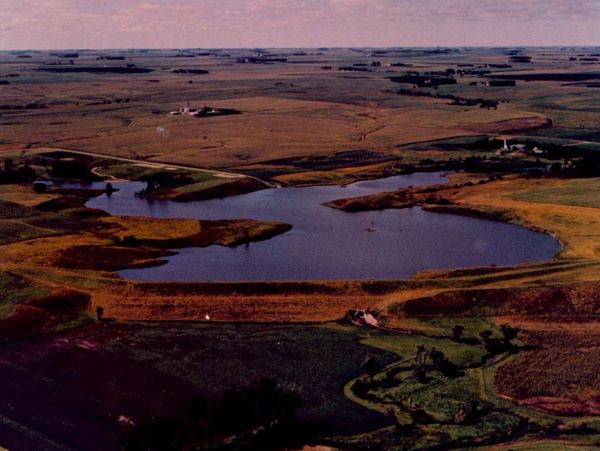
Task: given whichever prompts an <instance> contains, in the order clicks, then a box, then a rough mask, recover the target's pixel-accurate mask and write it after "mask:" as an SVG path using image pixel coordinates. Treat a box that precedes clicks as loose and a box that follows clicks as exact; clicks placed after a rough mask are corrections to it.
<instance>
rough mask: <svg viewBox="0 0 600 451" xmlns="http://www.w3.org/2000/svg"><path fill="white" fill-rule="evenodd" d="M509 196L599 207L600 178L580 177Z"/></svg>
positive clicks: (535, 200)
mask: <svg viewBox="0 0 600 451" xmlns="http://www.w3.org/2000/svg"><path fill="white" fill-rule="evenodd" d="M511 198H512V199H515V200H522V201H527V202H539V203H544V204H560V205H573V206H576V207H590V208H600V178H592V179H580V180H575V181H572V182H567V183H565V184H563V185H561V186H557V187H552V188H541V189H533V190H529V191H524V192H521V193H517V194H514V195H513V196H511Z"/></svg>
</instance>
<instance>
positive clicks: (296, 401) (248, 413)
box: [124, 378, 326, 451]
mask: <svg viewBox="0 0 600 451" xmlns="http://www.w3.org/2000/svg"><path fill="white" fill-rule="evenodd" d="M301 404H302V403H301V399H300V397H299V396H298V395H297V394H296V393H294V392H292V391H290V390H287V389H285V388H283V387H281V385H280V384H279V383H278V381H277V380H275V379H269V378H263V379H260V381H258V383H257V384H255V386H253V387H249V388H245V389H242V390H230V391H227V392H225V393H224V394H223V395H222V396H221V397H220V399H217V400H208V399H204V398H194V399H192V400H190V401H189V402H187V403H185V404H184V405H182V406H181V407H180V408H179V409H177V412H176V413H175V414H174V415H172V416H159V417H152V418H147V419H145V420H142V421H141V422H140V423H139V424H137V425H134V426H132V427H131V428H130V429H129V430H128V431H127V432H126V434H125V437H124V447H125V449H126V450H130V451H138V450H140V451H141V450H164V451H169V450H181V449H196V450H210V449H224V450H228V449H231V450H237V449H250V450H263V449H273V450H276V449H298V448H302V446H304V445H306V444H307V442H308V441H309V440H310V438H311V437H314V435H315V434H321V433H325V432H326V430H325V429H323V428H322V427H319V426H317V425H314V424H308V423H303V422H300V421H298V420H296V417H295V416H296V412H297V410H298V409H299V408H300V406H301Z"/></svg>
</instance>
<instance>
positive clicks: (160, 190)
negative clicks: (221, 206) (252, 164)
mask: <svg viewBox="0 0 600 451" xmlns="http://www.w3.org/2000/svg"><path fill="white" fill-rule="evenodd" d="M101 172H102V174H104V175H108V176H111V177H115V178H118V179H127V180H134V181H140V180H142V181H148V180H155V181H157V182H158V183H157V184H158V186H157V187H156V189H154V190H153V191H151V192H147V193H145V194H144V195H145V196H147V197H153V198H157V199H167V200H174V201H181V202H185V201H191V200H205V199H214V198H220V197H227V196H233V195H236V194H244V193H249V192H252V191H258V190H261V189H265V188H267V185H266V184H265V183H262V182H260V181H258V180H256V179H252V178H249V177H244V176H242V175H240V176H239V177H237V176H235V175H233V174H225V173H224V174H222V175H219V174H215V173H211V172H208V171H206V172H205V171H200V170H198V171H191V170H186V169H181V168H178V167H171V166H169V165H165V164H158V163H139V164H129V163H128V164H117V165H109V166H106V167H103V168H102V169H101ZM161 180H162V181H164V182H165V183H161Z"/></svg>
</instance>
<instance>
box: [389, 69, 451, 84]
mask: <svg viewBox="0 0 600 451" xmlns="http://www.w3.org/2000/svg"><path fill="white" fill-rule="evenodd" d="M390 80H391V81H392V82H394V83H408V84H411V85H415V86H418V87H419V88H427V87H432V88H435V87H437V86H440V85H455V84H456V79H455V78H454V77H451V76H445V75H434V74H423V75H421V74H419V72H407V73H406V74H405V75H400V76H397V77H390Z"/></svg>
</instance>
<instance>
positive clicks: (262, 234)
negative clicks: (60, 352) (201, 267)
mask: <svg viewBox="0 0 600 451" xmlns="http://www.w3.org/2000/svg"><path fill="white" fill-rule="evenodd" d="M59 191H60V190H56V192H54V194H40V195H38V196H39V198H38V204H37V205H35V203H34V200H33V198H34V197H32V195H31V192H27V191H25V190H22V189H20V188H14V187H12V188H11V187H8V189H7V190H6V192H7V198H10V199H12V201H7V200H3V194H0V207H1V208H0V230H1V231H2V233H0V239H1V242H0V245H2V258H1V259H0V273H1V274H2V275H4V277H5V280H4V279H3V280H4V281H3V282H2V295H3V299H2V304H1V305H2V315H1V316H0V329H1V330H3V331H4V332H6V333H5V334H4V335H3V337H2V338H5V339H13V338H16V337H18V336H23V335H31V334H34V333H37V332H40V331H46V330H50V329H53V328H56V327H63V326H64V325H65V324H67V323H72V322H73V321H74V320H75V319H76V318H77V317H81V319H83V316H81V315H84V313H85V312H89V311H91V310H92V309H93V308H94V307H95V306H97V305H99V302H98V299H101V300H103V301H104V300H106V299H107V298H108V299H112V300H113V302H114V301H115V300H117V299H121V300H123V296H120V295H119V296H115V292H116V291H115V290H116V289H117V287H118V285H119V283H118V279H116V278H115V276H114V275H113V274H111V273H108V272H106V271H113V270H117V269H125V268H130V267H139V266H144V265H155V264H160V263H161V262H162V261H161V260H160V258H161V257H163V256H165V255H169V254H170V253H171V251H169V249H171V248H178V247H186V246H209V245H213V244H220V245H224V246H235V245H238V244H241V243H247V242H250V241H256V240H262V239H268V238H270V237H272V236H274V235H277V234H280V233H283V232H286V231H288V230H289V229H290V227H291V226H289V225H288V224H283V223H279V222H260V221H254V220H244V219H241V220H223V221H198V220H185V219H149V218H134V217H113V216H109V215H107V214H106V213H105V212H101V211H97V210H90V209H87V208H82V207H79V206H78V205H79V204H80V203H81V202H82V201H84V200H85V199H86V198H87V197H88V196H89V195H90V190H80V191H81V192H78V191H79V190H68V191H69V192H68V196H61V195H60V194H59ZM60 192H62V191H60ZM21 194H22V199H23V204H19V203H15V202H13V201H14V200H19V199H20V198H19V195H21ZM63 194H65V193H63ZM65 199H66V200H65ZM73 205H75V207H73ZM69 277H70V279H69ZM26 286H27V287H31V289H28V290H24V287H26ZM31 290H33V291H34V292H31ZM65 290H66V291H65ZM124 293H127V290H125V291H124ZM48 295H52V296H59V298H60V299H59V301H60V302H58V301H57V303H56V305H53V304H52V302H50V301H48V302H45V301H44V302H41V301H40V302H41V303H40V302H38V301H39V300H40V299H42V298H43V297H45V296H48ZM80 295H81V296H85V297H86V298H85V299H87V300H86V301H85V302H83V301H81V298H80V297H79V296H80ZM103 303H104V302H103ZM111 304H112V302H106V304H105V305H106V306H107V310H108V311H110V305H111ZM107 313H108V312H107ZM27 318H29V319H27ZM14 324H19V325H20V326H19V327H20V328H21V329H20V330H19V327H16V326H14V327H13V325H14ZM61 325H62V326H61Z"/></svg>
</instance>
